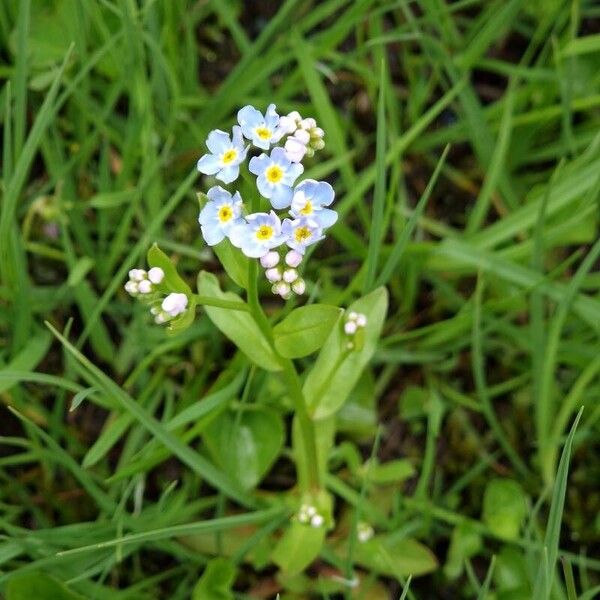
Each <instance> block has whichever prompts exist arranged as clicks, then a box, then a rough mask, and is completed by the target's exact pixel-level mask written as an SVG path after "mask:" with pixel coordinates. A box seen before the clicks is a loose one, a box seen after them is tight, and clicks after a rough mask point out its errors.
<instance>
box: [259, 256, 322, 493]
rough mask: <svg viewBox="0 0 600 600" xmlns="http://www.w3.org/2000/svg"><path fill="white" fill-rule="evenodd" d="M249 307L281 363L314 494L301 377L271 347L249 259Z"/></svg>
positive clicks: (311, 438)
mask: <svg viewBox="0 0 600 600" xmlns="http://www.w3.org/2000/svg"><path fill="white" fill-rule="evenodd" d="M248 306H249V307H250V313H251V314H252V316H253V317H254V320H255V321H256V324H257V325H258V327H259V328H260V330H261V332H262V333H263V335H264V336H265V338H266V339H267V341H268V342H269V344H270V345H271V348H272V349H273V352H274V353H275V355H276V356H277V358H278V359H279V362H280V363H281V367H282V369H283V378H284V379H285V382H286V385H287V387H288V392H289V394H290V396H291V398H292V401H293V402H294V408H295V410H296V416H297V417H298V423H299V425H300V435H301V436H302V446H303V448H304V451H305V452H306V457H305V458H306V460H305V462H306V465H307V467H308V469H307V470H308V473H307V474H308V487H309V488H310V490H311V491H313V492H317V491H318V490H320V489H321V481H320V476H319V463H318V457H317V442H316V436H315V425H314V422H313V421H312V419H311V418H310V416H309V414H308V410H307V409H306V401H305V399H304V394H303V393H302V385H301V383H300V377H299V376H298V372H297V371H296V367H295V366H294V363H293V362H292V361H291V360H290V359H289V358H284V357H283V356H281V355H280V354H279V353H278V352H277V350H276V349H275V345H274V344H273V332H272V330H271V324H270V323H269V320H268V319H267V315H265V312H264V311H263V309H262V306H261V305H260V301H259V298H258V262H257V261H256V260H251V261H250V263H249V266H248Z"/></svg>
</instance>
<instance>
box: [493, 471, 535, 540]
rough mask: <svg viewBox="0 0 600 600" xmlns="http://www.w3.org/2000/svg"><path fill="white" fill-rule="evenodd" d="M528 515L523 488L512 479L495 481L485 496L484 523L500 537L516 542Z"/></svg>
mask: <svg viewBox="0 0 600 600" xmlns="http://www.w3.org/2000/svg"><path fill="white" fill-rule="evenodd" d="M526 514H527V503H526V498H525V492H523V488H521V486H520V485H519V484H518V483H517V482H516V481H514V480H512V479H493V480H492V481H490V482H489V483H488V484H487V486H486V488H485V492H484V495H483V515H482V518H483V522H484V523H485V524H486V525H487V526H488V527H489V528H490V530H491V531H492V532H493V533H494V534H495V535H497V536H498V537H501V538H504V539H505V540H515V539H517V538H518V537H519V530H520V529H521V525H522V523H523V519H524V518H525V516H526Z"/></svg>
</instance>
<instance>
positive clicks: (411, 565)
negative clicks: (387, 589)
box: [338, 534, 438, 579]
mask: <svg viewBox="0 0 600 600" xmlns="http://www.w3.org/2000/svg"><path fill="white" fill-rule="evenodd" d="M338 552H340V556H346V554H344V553H345V552H347V549H345V548H343V546H342V547H340V548H338ZM354 560H355V562H356V563H357V564H358V565H360V566H362V567H365V568H366V569H369V570H371V571H374V572H375V573H378V574H380V575H387V576H389V577H396V578H397V579H398V578H404V577H408V576H409V575H413V576H417V575H424V574H425V573H431V571H434V570H435V569H437V566H438V562H437V559H436V558H435V556H434V554H433V553H432V552H431V550H429V548H427V547H426V546H424V545H423V544H421V543H420V542H418V541H417V540H415V539H413V538H399V537H398V536H397V535H394V534H389V535H376V536H374V537H372V538H371V539H370V540H367V541H366V542H361V543H358V544H356V545H355V547H354Z"/></svg>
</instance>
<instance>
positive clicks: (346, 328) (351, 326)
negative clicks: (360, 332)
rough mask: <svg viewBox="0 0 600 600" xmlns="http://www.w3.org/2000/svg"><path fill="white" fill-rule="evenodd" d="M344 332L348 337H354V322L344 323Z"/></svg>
mask: <svg viewBox="0 0 600 600" xmlns="http://www.w3.org/2000/svg"><path fill="white" fill-rule="evenodd" d="M344 331H345V332H346V333H347V334H348V335H354V334H355V333H356V323H355V322H354V321H347V322H346V323H344Z"/></svg>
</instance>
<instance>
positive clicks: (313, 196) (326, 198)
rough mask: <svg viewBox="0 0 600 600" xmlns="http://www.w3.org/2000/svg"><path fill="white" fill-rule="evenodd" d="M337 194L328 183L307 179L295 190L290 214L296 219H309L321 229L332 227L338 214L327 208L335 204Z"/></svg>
mask: <svg viewBox="0 0 600 600" xmlns="http://www.w3.org/2000/svg"><path fill="white" fill-rule="evenodd" d="M334 196H335V192H334V191H333V188H332V187H331V186H330V185H329V184H328V183H327V182H326V181H315V180H314V179H305V180H304V181H303V182H302V183H300V184H299V185H297V186H296V188H295V189H294V195H293V197H292V205H291V207H290V214H291V215H292V217H294V218H301V217H309V218H311V219H312V220H314V221H316V222H317V223H318V224H319V225H320V226H321V227H323V228H325V227H331V226H332V225H333V224H334V223H335V222H336V221H337V213H336V212H335V211H334V210H331V209H329V208H325V207H326V206H329V205H330V204H331V203H332V202H333V198H334Z"/></svg>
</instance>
